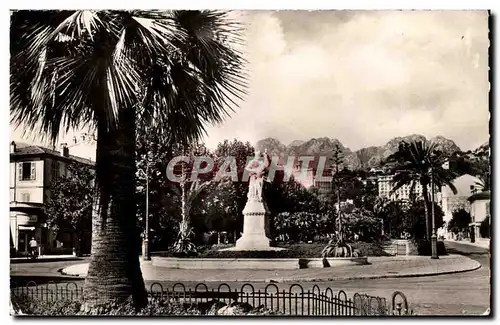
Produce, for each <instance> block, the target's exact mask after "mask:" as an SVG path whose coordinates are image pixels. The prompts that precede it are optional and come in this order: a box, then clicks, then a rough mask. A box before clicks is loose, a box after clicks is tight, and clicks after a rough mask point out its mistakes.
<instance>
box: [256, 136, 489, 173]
mask: <svg viewBox="0 0 500 325" xmlns="http://www.w3.org/2000/svg"><path fill="white" fill-rule="evenodd" d="M415 140H420V141H425V142H426V143H431V142H434V143H435V144H436V147H437V149H438V150H441V151H443V152H445V153H446V154H448V155H451V154H453V153H455V152H457V151H460V152H461V151H462V150H461V149H460V147H459V146H458V145H457V144H456V143H455V142H454V141H453V140H451V139H448V138H446V137H445V136H443V135H436V136H434V137H431V138H429V139H427V138H426V137H425V136H423V135H421V134H409V135H406V136H401V137H395V138H392V139H390V140H389V141H387V142H386V143H385V144H383V145H380V146H368V147H364V148H361V149H358V150H354V151H352V150H351V149H349V148H348V147H345V146H344V145H343V144H342V143H341V142H340V141H339V140H338V139H336V138H328V137H320V138H311V139H309V140H307V141H304V140H294V141H292V142H290V144H289V145H285V144H283V143H281V142H280V141H279V140H277V139H275V138H271V137H268V138H265V139H262V140H259V141H257V143H256V144H255V149H256V150H259V151H264V150H266V149H267V151H268V153H269V154H270V155H272V156H281V157H287V156H292V155H293V156H299V155H316V156H317V155H325V156H327V157H331V156H332V155H333V152H334V150H335V148H336V146H338V147H339V149H340V151H341V152H342V154H343V155H344V165H345V166H346V167H348V168H350V169H360V168H361V169H364V168H373V167H378V166H379V164H380V162H381V161H382V160H384V159H386V158H387V157H389V156H390V155H391V154H393V153H394V152H396V151H397V149H398V146H399V143H401V142H402V141H415ZM485 146H488V148H489V142H486V143H484V144H483V145H481V146H480V147H479V148H477V149H475V151H477V150H481V151H483V152H484V151H485V150H486V149H485Z"/></svg>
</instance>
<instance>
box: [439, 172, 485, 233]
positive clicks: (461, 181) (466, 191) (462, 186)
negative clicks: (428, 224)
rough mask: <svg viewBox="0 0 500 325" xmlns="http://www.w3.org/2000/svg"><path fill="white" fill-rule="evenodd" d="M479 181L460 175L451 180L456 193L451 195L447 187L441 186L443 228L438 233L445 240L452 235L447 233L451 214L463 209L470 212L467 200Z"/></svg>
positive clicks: (470, 176) (466, 175) (472, 177)
mask: <svg viewBox="0 0 500 325" xmlns="http://www.w3.org/2000/svg"><path fill="white" fill-rule="evenodd" d="M479 182H480V179H479V178H477V177H474V176H472V175H468V174H465V175H462V176H460V177H457V178H456V179H454V180H453V186H455V189H456V190H457V193H453V191H452V190H451V188H450V187H449V186H443V187H442V189H441V193H442V198H441V200H442V209H443V213H444V216H443V221H444V224H443V227H442V228H441V229H439V232H440V233H441V234H442V235H443V236H444V237H446V238H452V237H453V234H451V233H450V232H449V231H448V223H449V222H450V220H451V219H452V218H453V212H455V211H457V210H459V209H464V210H465V211H468V212H470V204H469V201H468V200H467V199H468V198H469V197H470V196H471V195H472V194H474V192H475V191H476V189H477V186H478V183H479Z"/></svg>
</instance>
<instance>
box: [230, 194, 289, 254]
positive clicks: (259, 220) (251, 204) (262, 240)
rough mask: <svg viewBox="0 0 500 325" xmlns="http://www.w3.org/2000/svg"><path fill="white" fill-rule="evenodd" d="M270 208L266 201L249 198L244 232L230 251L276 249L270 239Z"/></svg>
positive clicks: (244, 212)
mask: <svg viewBox="0 0 500 325" xmlns="http://www.w3.org/2000/svg"><path fill="white" fill-rule="evenodd" d="M269 236H270V234H269V210H268V208H267V206H266V203H265V201H259V200H257V199H249V200H248V201H247V204H246V205H245V208H244V209H243V234H242V235H241V237H240V238H239V239H238V240H237V241H236V246H235V247H231V248H226V249H222V250H228V251H275V250H284V248H279V247H271V239H269Z"/></svg>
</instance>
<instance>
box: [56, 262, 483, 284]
mask: <svg viewBox="0 0 500 325" xmlns="http://www.w3.org/2000/svg"><path fill="white" fill-rule="evenodd" d="M472 261H473V263H472V265H471V266H470V267H467V268H462V269H459V270H451V271H440V272H423V273H402V274H381V275H358V276H351V277H349V276H347V277H331V278H320V279H318V278H287V279H284V278H266V279H234V280H212V279H207V280H204V281H205V282H251V281H253V282H265V283H290V282H329V281H349V280H366V279H389V278H413V277H425V276H435V275H446V274H455V273H464V272H471V271H475V270H477V269H479V268H481V263H479V262H477V261H474V260H472ZM58 272H59V273H60V274H62V275H64V276H70V277H74V278H80V279H83V278H85V277H86V276H85V275H81V274H71V273H67V272H65V271H64V269H60V270H58ZM144 280H145V281H157V282H158V281H166V282H173V281H185V282H190V281H192V280H185V279H184V280H179V279H144Z"/></svg>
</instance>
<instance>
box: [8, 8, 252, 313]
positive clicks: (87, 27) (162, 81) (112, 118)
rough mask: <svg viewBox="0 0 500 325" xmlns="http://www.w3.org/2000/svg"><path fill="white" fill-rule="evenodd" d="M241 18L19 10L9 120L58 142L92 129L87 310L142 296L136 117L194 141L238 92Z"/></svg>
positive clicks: (141, 300) (13, 31) (140, 302)
mask: <svg viewBox="0 0 500 325" xmlns="http://www.w3.org/2000/svg"><path fill="white" fill-rule="evenodd" d="M238 35H239V26H238V25H237V24H235V23H233V22H231V21H229V20H228V19H227V16H226V14H225V13H224V12H213V11H151V10H150V11H145V10H132V11H119V10H113V11H54V10H52V11H51V10H46V11H32V10H26V11H16V12H13V13H12V15H11V28H10V54H11V55H10V85H11V87H10V107H11V115H12V120H13V121H15V122H17V123H19V124H22V125H23V126H24V127H25V128H27V129H31V130H34V131H38V130H39V131H41V132H40V133H43V134H46V135H48V136H49V137H50V139H51V140H52V142H55V141H56V139H57V138H58V136H59V132H60V130H61V127H62V128H64V129H69V128H71V127H78V126H81V125H83V126H87V125H89V126H92V127H94V128H95V129H96V130H97V135H98V137H97V153H96V191H97V194H98V195H97V196H96V202H95V206H96V208H95V209H94V211H95V214H94V215H93V218H94V220H93V235H92V253H91V260H90V265H89V271H88V274H87V277H86V279H85V288H84V300H85V306H86V308H90V307H92V306H95V305H97V304H106V303H111V302H117V303H124V302H126V301H127V300H128V299H130V298H132V300H133V302H134V304H135V305H136V307H141V306H144V305H146V304H147V293H146V289H145V286H144V280H143V278H142V273H141V269H140V265H139V259H138V258H137V256H138V254H139V248H138V246H137V242H138V238H139V231H138V227H137V223H136V222H134V221H135V220H136V219H135V218H136V202H135V187H136V183H135V177H136V175H135V174H136V165H135V164H136V161H135V153H136V145H135V143H136V142H135V140H136V120H145V121H147V124H148V125H154V126H155V127H157V128H158V129H159V130H161V133H163V134H164V135H165V136H167V137H168V139H169V141H170V142H171V143H176V142H181V143H185V142H191V141H193V140H196V139H198V138H200V136H201V135H203V132H204V128H205V126H206V125H207V123H213V122H220V121H222V120H223V118H224V117H225V116H227V106H226V104H227V103H228V102H229V101H232V100H233V98H236V97H240V96H241V95H242V94H243V90H242V89H243V87H244V86H245V80H244V78H243V77H242V73H241V65H242V62H243V60H242V58H241V57H240V55H239V52H238V51H235V50H234V49H233V48H232V45H234V44H235V43H236V42H238V38H237V37H238Z"/></svg>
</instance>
